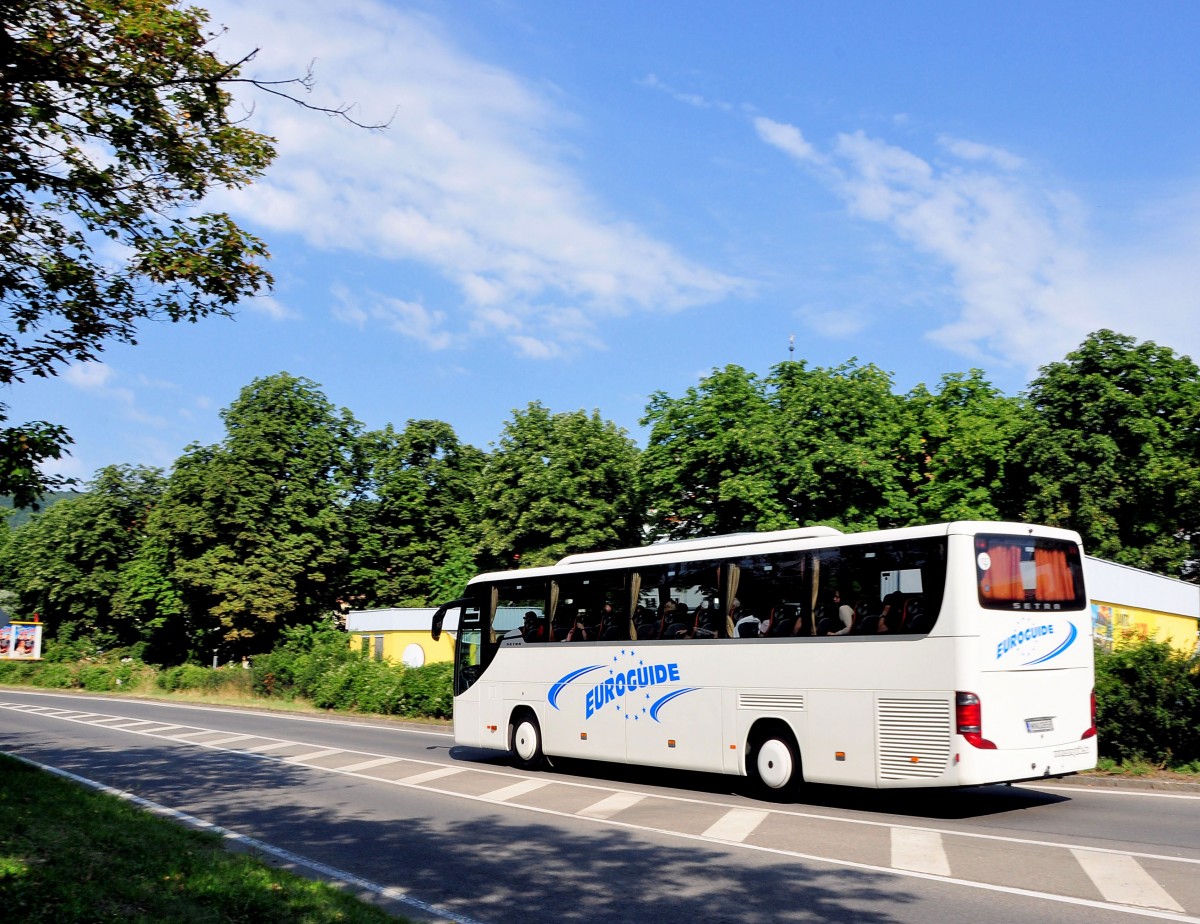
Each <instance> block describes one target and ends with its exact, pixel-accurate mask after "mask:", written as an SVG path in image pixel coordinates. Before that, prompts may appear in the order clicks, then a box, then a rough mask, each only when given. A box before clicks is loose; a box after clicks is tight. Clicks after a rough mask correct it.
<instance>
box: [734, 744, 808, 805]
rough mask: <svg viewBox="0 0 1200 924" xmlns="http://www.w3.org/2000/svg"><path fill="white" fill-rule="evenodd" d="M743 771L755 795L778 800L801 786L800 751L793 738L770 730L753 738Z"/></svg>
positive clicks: (789, 795)
mask: <svg viewBox="0 0 1200 924" xmlns="http://www.w3.org/2000/svg"><path fill="white" fill-rule="evenodd" d="M753 741H754V743H753V745H752V746H751V748H750V753H749V754H748V755H747V756H748V760H747V766H746V771H747V773H748V775H749V776H750V779H751V780H752V782H753V783H754V788H755V790H756V791H757V792H758V794H759V795H760V796H761V797H763V798H766V799H770V800H772V801H778V800H782V799H787V798H789V797H792V796H794V795H795V793H796V790H797V789H798V788H799V784H800V779H801V775H800V751H799V749H798V748H797V747H796V742H795V741H794V740H792V736H791V735H790V734H789V733H787V732H784V731H779V730H775V729H771V730H769V731H766V732H763V733H762V734H759V735H756V736H755V737H754V739H753Z"/></svg>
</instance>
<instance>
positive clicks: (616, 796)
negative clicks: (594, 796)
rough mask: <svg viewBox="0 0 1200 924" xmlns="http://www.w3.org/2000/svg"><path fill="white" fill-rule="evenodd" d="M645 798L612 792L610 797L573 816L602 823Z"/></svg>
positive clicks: (631, 793) (627, 793)
mask: <svg viewBox="0 0 1200 924" xmlns="http://www.w3.org/2000/svg"><path fill="white" fill-rule="evenodd" d="M645 798H646V797H645V796H643V795H642V794H641V793H636V792H614V793H613V794H612V795H611V796H606V797H605V798H603V799H601V800H600V801H599V802H596V803H594V804H593V805H589V806H588V807H587V808H584V809H580V810H579V811H578V812H576V813H575V814H577V815H582V816H583V817H584V818H595V819H597V820H600V821H603V820H604V819H606V818H612V816H613V815H615V814H617V812H623V811H625V809H627V808H629V807H630V806H633V805H637V804H638V803H639V802H641V801H642V800H643V799H645Z"/></svg>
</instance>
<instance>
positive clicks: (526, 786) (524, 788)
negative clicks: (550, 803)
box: [483, 780, 550, 802]
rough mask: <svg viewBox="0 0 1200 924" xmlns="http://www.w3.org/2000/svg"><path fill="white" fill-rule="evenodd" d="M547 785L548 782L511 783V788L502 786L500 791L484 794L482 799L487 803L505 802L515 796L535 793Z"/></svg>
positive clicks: (495, 790) (526, 781)
mask: <svg viewBox="0 0 1200 924" xmlns="http://www.w3.org/2000/svg"><path fill="white" fill-rule="evenodd" d="M549 785H550V781H549V780H522V781H521V782H520V783H513V784H512V785H511V786H504V787H502V788H501V789H494V790H492V791H491V792H485V793H484V794H483V798H484V799H487V800H488V801H489V802H505V801H507V800H509V799H515V798H516V797H517V796H523V795H525V794H526V793H531V792H535V791H537V790H539V789H541V788H542V787H543V786H549Z"/></svg>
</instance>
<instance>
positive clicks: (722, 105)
mask: <svg viewBox="0 0 1200 924" xmlns="http://www.w3.org/2000/svg"><path fill="white" fill-rule="evenodd" d="M638 83H639V84H640V85H641V86H643V87H649V88H650V89H652V90H658V91H659V92H661V93H665V94H667V96H669V97H671V99H673V100H675V101H676V102H679V103H684V104H686V105H688V106H693V107H695V108H696V109H718V110H720V111H722V112H731V111H732V110H733V108H734V107H733V106H732V105H731V104H730V103H726V102H722V101H721V100H714V99H709V98H708V97H707V96H701V95H700V94H699V93H685V92H683V91H682V90H676V89H675V88H674V87H672V86H670V85H668V84H666V83H664V82H663V81H661V80H659V78H658V75H656V74H647V75H646V76H645V77H643V78H642V79H641V80H639V81H638Z"/></svg>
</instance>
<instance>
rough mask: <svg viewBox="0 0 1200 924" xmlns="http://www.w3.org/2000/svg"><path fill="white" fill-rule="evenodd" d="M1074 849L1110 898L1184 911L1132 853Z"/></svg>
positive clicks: (1078, 857)
mask: <svg viewBox="0 0 1200 924" xmlns="http://www.w3.org/2000/svg"><path fill="white" fill-rule="evenodd" d="M1071 853H1073V854H1074V855H1075V859H1076V860H1078V861H1079V865H1080V866H1082V867H1083V871H1084V872H1085V873H1087V874H1088V877H1089V878H1090V879H1091V880H1092V882H1093V884H1094V885H1095V886H1096V888H1097V889H1098V890H1099V891H1100V894H1101V895H1103V896H1104V897H1105V898H1106V899H1107V900H1108V901H1110V902H1118V903H1120V904H1122V905H1137V906H1139V907H1142V908H1161V909H1162V910H1164V911H1177V912H1180V913H1182V912H1183V908H1182V907H1180V905H1179V903H1178V902H1177V901H1175V899H1173V898H1172V897H1171V896H1170V895H1168V894H1167V892H1166V890H1165V889H1164V888H1163V887H1162V886H1160V885H1159V884H1158V883H1157V882H1155V881H1154V879H1152V878H1151V877H1150V874H1149V873H1147V872H1146V871H1145V870H1144V869H1142V866H1141V864H1140V863H1138V861H1137V860H1135V859H1134V858H1133V857H1129V856H1121V855H1119V854H1110V853H1095V852H1094V851H1091V850H1079V849H1076V848H1072V850H1071Z"/></svg>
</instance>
